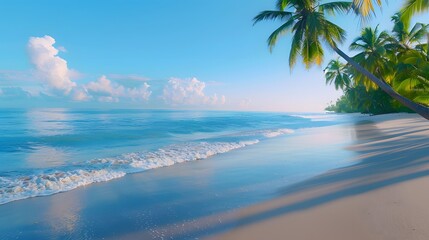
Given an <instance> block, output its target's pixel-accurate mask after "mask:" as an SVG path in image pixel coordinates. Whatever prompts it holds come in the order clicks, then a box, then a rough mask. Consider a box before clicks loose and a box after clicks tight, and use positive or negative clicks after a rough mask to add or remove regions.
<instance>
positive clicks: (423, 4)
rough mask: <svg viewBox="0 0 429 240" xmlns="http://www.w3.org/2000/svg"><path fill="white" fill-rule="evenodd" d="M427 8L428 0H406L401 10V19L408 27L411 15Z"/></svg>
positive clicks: (428, 6) (428, 5) (428, 7)
mask: <svg viewBox="0 0 429 240" xmlns="http://www.w3.org/2000/svg"><path fill="white" fill-rule="evenodd" d="M428 9H429V0H407V1H406V3H405V5H404V6H403V7H402V10H401V18H402V21H403V22H404V24H405V26H406V27H408V26H409V25H410V21H411V18H412V17H413V15H415V14H417V13H421V12H424V11H427V10H428Z"/></svg>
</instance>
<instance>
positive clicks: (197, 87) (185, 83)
mask: <svg viewBox="0 0 429 240" xmlns="http://www.w3.org/2000/svg"><path fill="white" fill-rule="evenodd" d="M205 87H206V84H205V83H204V82H202V81H199V80H198V79H197V78H191V79H179V78H171V79H170V80H169V81H168V83H167V85H165V86H164V89H163V95H162V98H163V99H164V101H165V102H166V103H167V104H170V105H179V104H182V105H204V104H211V105H215V104H224V103H225V101H226V99H225V96H221V97H220V98H219V97H218V96H217V94H214V95H213V96H207V95H206V94H205V93H204V89H205Z"/></svg>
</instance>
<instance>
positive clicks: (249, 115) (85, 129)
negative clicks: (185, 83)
mask: <svg viewBox="0 0 429 240" xmlns="http://www.w3.org/2000/svg"><path fill="white" fill-rule="evenodd" d="M349 118H350V116H348V115H333V114H286V113H253V112H204V111H160V110H71V109H31V110H1V111H0V204H5V203H8V202H11V201H14V200H19V199H24V198H29V197H34V196H44V195H51V194H54V193H58V192H64V191H69V190H72V189H75V188H77V187H80V186H84V185H88V184H91V183H95V182H103V181H109V180H111V179H115V178H120V177H122V176H124V175H126V174H129V173H134V172H142V171H145V170H149V169H156V168H159V167H167V166H171V165H173V164H176V163H181V162H187V161H194V160H203V159H206V158H208V157H211V156H214V155H217V154H222V153H225V152H229V151H233V150H235V149H239V148H245V147H247V146H249V145H254V144H259V143H260V142H263V141H266V140H267V139H270V138H274V137H278V136H280V135H285V134H294V132H295V131H296V130H297V129H302V128H314V127H321V126H327V125H334V124H339V123H344V122H347V121H349ZM310 167H311V166H310Z"/></svg>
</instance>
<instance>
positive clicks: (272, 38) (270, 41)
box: [267, 18, 294, 51]
mask: <svg viewBox="0 0 429 240" xmlns="http://www.w3.org/2000/svg"><path fill="white" fill-rule="evenodd" d="M293 23H294V18H289V20H288V21H287V22H285V23H284V24H282V25H281V26H280V27H279V28H277V29H276V30H274V32H273V33H271V35H270V36H269V37H268V39H267V43H268V46H269V47H270V51H272V50H273V48H274V46H275V45H276V43H277V39H278V38H279V37H280V36H282V35H283V34H285V33H286V32H287V31H288V30H289V29H290V28H291V27H292V25H293Z"/></svg>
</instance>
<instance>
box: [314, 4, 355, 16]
mask: <svg viewBox="0 0 429 240" xmlns="http://www.w3.org/2000/svg"><path fill="white" fill-rule="evenodd" d="M351 7H352V2H330V3H324V4H320V5H319V11H320V12H326V13H328V14H331V15H334V14H335V13H336V12H339V13H347V12H348V11H349V10H350V9H351Z"/></svg>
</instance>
